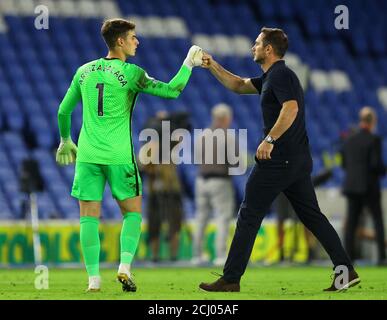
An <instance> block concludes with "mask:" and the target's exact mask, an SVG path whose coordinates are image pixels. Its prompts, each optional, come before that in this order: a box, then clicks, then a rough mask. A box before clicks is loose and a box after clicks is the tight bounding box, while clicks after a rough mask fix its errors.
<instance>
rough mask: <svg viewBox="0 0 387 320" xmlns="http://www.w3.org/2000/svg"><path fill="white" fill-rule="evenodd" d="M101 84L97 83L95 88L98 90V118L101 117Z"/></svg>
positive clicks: (102, 85)
mask: <svg viewBox="0 0 387 320" xmlns="http://www.w3.org/2000/svg"><path fill="white" fill-rule="evenodd" d="M104 86H105V85H104V84H103V83H97V85H96V86H95V87H96V88H97V89H98V116H100V117H102V116H103V87H104Z"/></svg>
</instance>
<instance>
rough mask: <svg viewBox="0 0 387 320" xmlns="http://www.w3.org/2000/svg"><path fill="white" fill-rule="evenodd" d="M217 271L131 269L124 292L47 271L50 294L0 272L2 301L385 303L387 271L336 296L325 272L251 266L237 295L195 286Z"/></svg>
mask: <svg viewBox="0 0 387 320" xmlns="http://www.w3.org/2000/svg"><path fill="white" fill-rule="evenodd" d="M212 271H217V272H221V270H220V269H219V268H152V269H148V268H144V269H136V270H134V276H135V280H136V284H137V287H138V290H137V292H136V293H124V292H122V291H121V285H120V284H119V283H117V282H116V281H115V276H116V270H113V269H103V270H102V271H101V276H102V291H101V292H98V293H85V289H86V286H87V275H86V271H85V270H83V269H55V268H50V269H49V289H48V290H37V289H35V286H34V282H35V277H36V276H37V274H35V273H34V269H12V270H11V269H3V270H0V300H17V299H22V300H32V299H33V300H37V299H39V300H52V299H55V300H68V299H74V300H81V299H87V300H89V299H90V300H91V299H92V300H94V299H98V300H99V299H107V300H112V299H113V300H115V299H117V300H122V299H125V300H137V299H141V300H218V299H222V300H229V299H231V300H239V299H243V300H268V299H269V300H295V299H297V300H352V299H360V300H386V299H387V268H377V267H359V268H357V271H358V273H359V275H360V277H361V283H360V284H359V285H357V286H356V287H354V288H351V289H349V290H347V291H344V292H339V293H336V292H335V293H326V292H322V289H323V288H326V287H328V286H330V284H331V281H332V280H331V279H330V271H331V269H330V268H329V267H324V268H323V267H249V268H248V269H247V272H246V274H245V276H244V277H243V278H242V281H241V292H240V293H210V292H204V291H201V290H200V289H199V288H198V284H199V283H200V282H202V281H205V282H212V281H214V280H216V278H217V277H216V276H214V275H212V274H211V272H212Z"/></svg>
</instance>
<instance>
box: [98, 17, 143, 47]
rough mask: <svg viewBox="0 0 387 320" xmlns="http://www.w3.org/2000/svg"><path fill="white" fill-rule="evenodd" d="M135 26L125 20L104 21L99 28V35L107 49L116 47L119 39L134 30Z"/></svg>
mask: <svg viewBox="0 0 387 320" xmlns="http://www.w3.org/2000/svg"><path fill="white" fill-rule="evenodd" d="M135 28H136V25H135V24H134V23H133V22H131V21H128V20H125V19H109V20H106V21H105V22H104V23H103V25H102V28H101V35H102V37H103V39H104V40H105V43H106V45H107V46H108V48H109V49H113V48H114V47H115V46H116V41H117V39H118V38H119V37H124V36H125V35H126V33H127V32H129V31H131V30H134V29H135Z"/></svg>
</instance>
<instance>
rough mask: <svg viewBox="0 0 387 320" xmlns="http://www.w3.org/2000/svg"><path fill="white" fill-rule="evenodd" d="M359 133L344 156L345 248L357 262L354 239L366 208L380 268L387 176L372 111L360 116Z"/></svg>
mask: <svg viewBox="0 0 387 320" xmlns="http://www.w3.org/2000/svg"><path fill="white" fill-rule="evenodd" d="M359 117H360V123H359V130H356V131H355V132H354V133H353V134H352V135H350V136H349V137H348V139H347V140H346V141H345V142H344V145H343V150H342V156H343V168H344V170H345V179H344V186H343V192H344V195H345V196H346V197H347V203H348V206H347V225H346V231H345V247H346V250H347V252H348V254H349V255H350V257H351V258H352V259H353V258H354V240H355V239H354V238H355V232H356V228H357V225H358V223H359V218H360V215H361V212H362V210H363V208H364V207H368V209H369V211H370V212H371V214H372V218H373V222H374V225H375V231H376V241H377V244H378V264H385V260H386V252H385V247H384V225H383V213H382V207H381V192H380V181H379V179H380V177H381V176H383V175H384V174H385V173H386V168H385V166H384V164H383V160H382V143H381V139H380V137H379V136H377V135H376V134H374V130H375V127H376V122H377V118H376V114H375V111H374V110H373V109H372V108H370V107H364V108H362V109H361V110H360V113H359Z"/></svg>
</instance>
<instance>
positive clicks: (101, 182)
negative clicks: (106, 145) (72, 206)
mask: <svg viewBox="0 0 387 320" xmlns="http://www.w3.org/2000/svg"><path fill="white" fill-rule="evenodd" d="M106 180H107V182H108V184H109V186H110V190H111V192H112V195H113V197H114V198H115V199H117V200H124V199H127V198H133V197H137V196H139V195H141V194H142V183H141V177H140V175H139V173H138V169H137V165H136V164H118V165H103V164H94V163H87V162H76V165H75V175H74V182H73V188H72V191H71V195H72V196H73V197H75V198H77V199H79V200H88V201H102V197H103V193H104V190H105V185H106Z"/></svg>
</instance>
